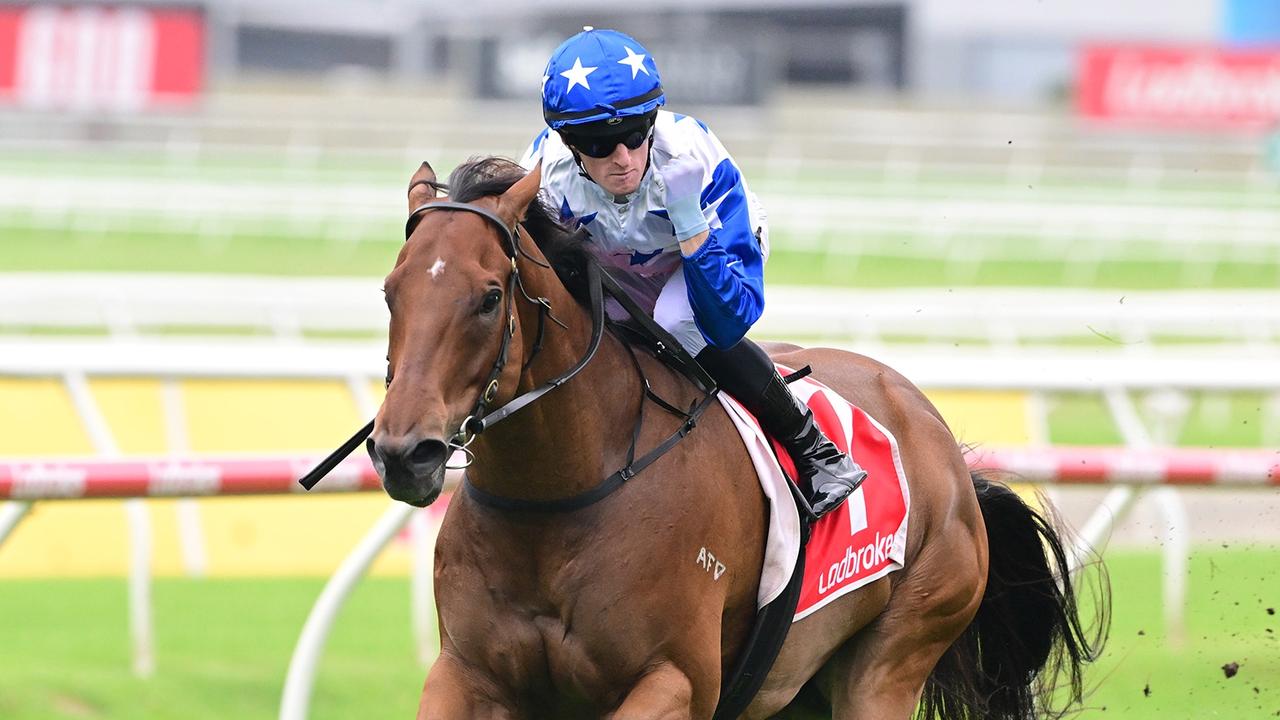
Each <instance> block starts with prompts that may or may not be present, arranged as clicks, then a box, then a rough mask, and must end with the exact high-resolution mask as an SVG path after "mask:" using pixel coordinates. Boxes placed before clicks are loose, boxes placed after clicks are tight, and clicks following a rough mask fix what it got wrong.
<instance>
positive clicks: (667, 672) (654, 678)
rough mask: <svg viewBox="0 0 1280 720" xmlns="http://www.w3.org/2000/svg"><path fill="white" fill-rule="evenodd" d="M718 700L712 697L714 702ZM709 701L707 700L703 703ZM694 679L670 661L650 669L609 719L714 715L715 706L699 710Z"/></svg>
mask: <svg viewBox="0 0 1280 720" xmlns="http://www.w3.org/2000/svg"><path fill="white" fill-rule="evenodd" d="M714 702H715V700H714V699H712V703H713V704H714ZM701 704H705V703H701ZM694 705H695V698H694V690H693V682H692V681H691V680H690V679H689V676H688V675H686V674H685V673H684V672H683V671H682V670H680V668H678V667H676V666H675V665H673V664H671V663H670V662H666V663H663V664H661V665H659V666H657V667H655V668H654V669H653V670H651V671H649V673H648V674H646V675H645V676H644V677H642V678H641V679H640V682H638V683H636V686H635V687H633V688H632V689H631V692H629V693H627V698H626V699H625V700H623V701H622V705H620V706H619V707H618V709H617V710H615V711H614V712H612V713H610V714H609V715H606V716H605V720H689V719H690V718H703V717H711V710H712V709H714V708H710V709H707V708H699V709H698V711H695V707H694Z"/></svg>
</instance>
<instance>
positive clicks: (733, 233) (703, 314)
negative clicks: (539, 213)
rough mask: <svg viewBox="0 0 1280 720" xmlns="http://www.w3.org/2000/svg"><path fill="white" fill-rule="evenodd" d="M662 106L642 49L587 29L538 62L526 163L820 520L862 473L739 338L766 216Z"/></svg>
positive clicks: (751, 313)
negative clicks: (798, 484) (796, 483)
mask: <svg viewBox="0 0 1280 720" xmlns="http://www.w3.org/2000/svg"><path fill="white" fill-rule="evenodd" d="M665 101H666V98H665V96H664V95H663V90H662V82H661V80H660V79H659V77H658V68H657V65H656V64H655V62H654V60H653V58H652V57H651V56H650V55H649V53H648V51H647V50H645V49H644V47H643V46H642V45H641V44H640V43H638V42H636V41H635V40H634V39H632V38H631V37H628V36H627V35H624V34H622V33H620V32H617V31H615V30H595V29H593V28H590V27H588V28H585V29H584V31H583V32H581V33H578V34H577V35H574V36H573V37H571V38H569V39H568V40H566V41H565V42H564V43H563V44H562V45H560V47H559V48H557V49H556V51H555V53H554V54H552V56H551V60H550V62H548V63H547V69H546V71H545V72H544V73H543V77H542V115H543V118H544V119H545V120H546V122H547V125H548V127H547V128H544V129H543V130H542V132H541V133H540V134H539V135H538V136H537V137H536V138H534V140H533V143H532V144H531V145H530V147H529V149H528V150H527V151H526V152H525V154H524V157H523V159H522V160H521V164H522V165H523V166H524V167H526V168H527V169H530V170H531V169H533V167H534V166H536V165H537V164H538V163H539V162H541V163H542V191H543V196H544V198H546V199H549V200H550V201H551V203H552V204H553V207H557V208H559V211H560V218H561V220H562V221H564V222H565V223H567V224H570V225H571V226H577V227H584V228H586V229H587V231H588V232H589V234H590V240H589V241H588V243H587V248H588V249H589V250H590V251H591V252H592V254H593V255H594V256H595V257H596V258H597V259H598V260H599V261H600V262H601V264H602V265H603V266H604V267H606V268H607V269H609V270H610V274H612V275H613V276H614V277H615V278H616V279H617V280H618V283H619V284H620V285H622V286H623V287H624V288H625V289H626V290H627V292H628V293H629V294H630V295H631V297H632V298H633V299H634V300H635V301H636V302H637V303H638V304H639V305H640V306H641V307H645V308H651V309H652V313H653V318H654V320H655V321H657V323H658V324H659V325H661V326H662V327H663V328H665V329H666V330H667V331H668V332H670V333H671V334H672V335H673V336H674V337H675V338H676V339H677V340H678V341H679V342H680V344H681V345H683V346H684V348H685V349H686V350H688V351H689V354H690V355H693V356H694V357H695V358H696V359H697V361H698V363H699V364H701V365H702V366H703V367H704V368H705V369H706V370H707V372H708V373H709V374H710V375H711V376H712V377H713V378H715V380H716V382H717V383H718V384H719V385H720V386H721V387H722V388H724V389H725V390H726V391H728V392H729V394H730V395H732V396H733V397H734V398H736V399H737V400H738V401H739V402H741V403H742V405H743V406H744V407H746V409H747V410H748V411H750V412H751V413H752V414H753V415H755V416H756V418H757V419H758V420H759V421H760V423H761V425H763V426H764V428H765V430H767V431H768V432H769V434H770V435H772V436H773V437H774V438H776V439H777V440H778V441H779V442H781V443H782V445H783V446H784V447H785V448H786V449H787V451H788V452H789V453H790V455H791V457H792V460H793V461H794V462H795V464H796V468H797V470H798V472H799V474H800V476H801V478H802V479H804V480H807V481H808V482H809V487H810V488H812V489H813V490H812V497H811V498H810V502H811V505H812V507H813V510H814V513H815V514H816V515H822V514H823V513H826V512H828V511H830V510H831V509H833V508H835V507H836V506H838V505H839V504H840V503H841V502H842V501H844V499H845V498H846V497H848V496H849V494H850V493H851V492H853V490H855V489H856V488H857V487H858V485H859V483H861V482H862V480H863V478H865V477H866V472H865V471H864V470H863V469H862V468H861V467H859V466H858V465H857V463H855V462H854V461H853V459H852V458H850V457H849V456H847V455H845V454H844V453H842V452H840V450H839V449H837V448H836V446H835V445H834V444H833V443H832V442H831V441H830V440H829V439H827V437H826V436H825V435H824V434H823V432H822V430H821V429H820V428H819V427H818V425H817V423H815V422H814V419H813V413H812V412H811V411H810V410H809V408H808V407H807V406H806V405H805V404H804V403H802V402H800V401H799V400H798V399H796V398H795V396H794V395H792V394H791V391H790V390H789V389H788V388H787V384H786V383H785V382H783V380H782V378H781V376H779V375H778V372H777V370H776V369H775V368H774V365H773V362H772V361H771V360H770V359H769V356H768V355H767V354H765V352H764V350H762V349H761V348H760V346H758V345H756V344H755V343H754V342H752V341H751V340H749V339H747V338H746V337H745V335H746V333H747V330H748V329H749V328H750V327H751V325H752V324H753V323H755V321H756V320H758V319H759V317H760V313H761V311H762V310H763V309H764V261H765V258H766V257H767V256H768V253H769V236H768V228H767V226H766V224H765V214H764V209H763V208H762V207H761V206H760V202H759V201H758V200H757V199H756V196H755V195H754V194H753V193H752V192H751V191H750V190H748V189H747V183H746V180H745V179H743V177H742V174H741V173H740V172H739V170H738V166H737V164H736V163H734V161H733V158H731V157H729V153H728V152H727V151H726V150H725V149H724V146H723V145H721V144H720V141H719V140H718V139H717V138H716V136H715V135H714V134H713V133H712V132H711V130H710V129H709V128H708V127H707V126H706V124H704V123H703V122H701V121H700V120H697V119H695V118H692V117H689V116H687V115H679V114H676V113H671V112H668V111H665V110H659V109H658V108H659V107H661V106H662V105H663V104H664V103H665ZM553 130H554V131H555V132H551V131H553Z"/></svg>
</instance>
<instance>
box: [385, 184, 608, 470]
mask: <svg viewBox="0 0 1280 720" xmlns="http://www.w3.org/2000/svg"><path fill="white" fill-rule="evenodd" d="M431 210H457V211H462V212H469V213H473V214H475V215H479V216H480V217H482V218H484V219H485V220H488V221H489V223H490V224H492V225H493V226H494V227H495V228H497V229H498V233H499V234H500V235H501V236H502V237H503V239H504V240H505V247H504V249H505V250H506V253H507V257H508V258H509V259H510V260H511V273H510V274H509V275H508V276H507V290H506V293H505V295H506V297H505V304H506V310H507V312H506V314H507V322H506V323H505V324H504V325H503V328H502V341H501V344H500V345H499V347H498V355H497V357H496V358H494V361H493V368H492V369H491V370H490V371H489V377H488V378H487V379H486V380H485V382H484V384H483V385H482V387H483V388H484V389H483V390H481V391H480V396H479V397H478V398H477V399H476V403H475V405H474V406H473V407H472V409H471V412H470V413H468V414H467V418H466V419H465V420H463V421H462V424H461V425H460V426H459V427H458V431H457V432H456V433H454V435H453V437H452V438H451V440H450V442H449V446H450V447H452V448H454V449H457V450H462V451H463V452H464V453H465V454H466V455H467V456H468V460H467V463H466V465H469V464H470V451H469V450H467V446H468V445H470V444H471V442H472V440H474V439H475V437H476V436H477V435H479V434H481V433H483V432H484V431H485V430H486V429H488V428H490V427H492V426H494V425H496V424H497V423H499V422H501V421H503V420H505V419H506V418H508V417H510V416H511V415H512V414H514V413H515V412H516V411H518V410H520V409H521V408H523V407H525V406H526V405H528V404H530V403H532V402H533V401H535V400H537V399H538V398H540V397H542V396H543V395H545V394H547V393H548V392H550V391H551V390H553V389H555V388H557V387H559V386H561V385H563V384H564V383H566V382H568V381H569V380H570V379H571V378H573V376H575V375H577V374H578V373H579V372H581V370H582V368H584V367H586V366H587V363H589V362H591V359H592V358H593V357H595V354H596V351H597V350H599V349H600V340H601V338H602V337H603V336H604V298H603V296H602V295H601V294H600V292H599V287H600V284H599V283H598V282H596V283H590V287H591V288H592V295H591V342H590V343H589V344H588V346H587V351H586V353H584V354H583V356H582V357H581V358H580V359H579V360H578V362H577V363H575V364H574V365H573V367H571V368H569V369H568V370H567V371H565V372H564V373H562V374H560V375H558V376H556V377H555V378H552V379H551V380H548V381H547V382H546V383H543V384H542V385H540V386H539V387H537V388H535V389H533V390H530V391H529V392H526V393H524V394H522V395H520V396H519V397H517V398H514V399H512V400H511V401H510V402H508V403H506V404H505V405H503V406H502V407H500V408H498V409H496V410H494V411H493V412H486V411H487V410H488V407H489V405H490V404H491V403H492V402H493V400H494V398H496V397H497V395H498V382H499V379H500V378H501V377H502V372H503V370H505V369H506V367H507V359H508V357H509V356H510V352H511V340H512V338H513V337H514V336H515V332H516V305H515V301H514V299H513V298H514V297H515V292H516V290H517V289H519V291H520V295H521V296H523V297H524V299H525V300H527V301H528V302H531V303H533V304H534V305H537V306H538V329H537V333H536V335H535V338H534V342H533V349H532V350H531V351H530V353H529V357H527V358H526V359H525V362H524V367H525V368H527V367H529V364H530V363H532V362H533V358H534V357H535V356H537V354H538V351H539V350H541V349H542V339H543V335H544V334H545V331H546V320H547V319H548V318H550V319H551V321H552V322H554V323H556V324H557V325H559V326H560V327H563V328H566V329H567V328H568V326H567V325H565V324H564V323H563V322H561V321H560V320H558V319H556V317H555V316H554V315H552V314H551V302H550V301H548V300H547V299H546V298H545V297H541V296H539V297H533V296H531V295H530V294H529V293H528V291H526V290H525V288H524V281H523V280H522V278H521V277H520V266H519V259H520V257H521V256H523V257H524V258H525V259H527V260H529V261H530V262H533V263H535V264H537V265H540V266H542V267H545V268H547V269H550V268H551V266H550V265H546V264H543V263H542V262H541V261H539V260H538V259H537V258H534V257H533V256H531V255H529V254H528V253H527V252H525V251H524V248H523V247H522V246H521V244H520V231H521V227H520V225H519V223H517V224H516V225H515V226H514V227H509V226H508V225H507V224H506V223H505V222H503V221H502V218H500V217H498V216H497V215H496V214H495V213H493V212H491V211H489V210H487V209H485V208H483V207H480V206H478V205H472V204H470V203H462V202H454V201H452V200H436V201H431V202H426V203H423V204H422V205H419V206H418V207H417V208H415V209H414V211H413V212H411V213H409V218H408V220H406V221H405V227H404V237H405V241H406V242H407V241H408V240H409V237H410V236H411V235H413V231H414V229H415V228H417V226H418V223H419V222H421V220H422V216H423V215H425V214H426V213H427V212H429V211H431ZM588 272H590V268H588ZM466 465H463V466H462V467H466Z"/></svg>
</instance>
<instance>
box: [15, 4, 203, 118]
mask: <svg viewBox="0 0 1280 720" xmlns="http://www.w3.org/2000/svg"><path fill="white" fill-rule="evenodd" d="M203 79H204V18H203V16H202V15H201V13H200V12H199V11H198V10H193V9H190V8H172V9H171V8H164V7H159V6H153V5H148V6H145V7H140V6H127V5H121V6H96V5H94V6H74V5H29V6H21V5H16V6H0V103H5V104H17V105H20V106H23V107H27V108H31V109H36V110H81V111H114V112H130V111H135V110H145V109H148V108H155V107H165V106H173V105H180V104H185V103H188V102H190V101H191V100H193V99H194V98H195V97H196V96H197V95H198V94H199V92H200V89H201V86H202V84H203Z"/></svg>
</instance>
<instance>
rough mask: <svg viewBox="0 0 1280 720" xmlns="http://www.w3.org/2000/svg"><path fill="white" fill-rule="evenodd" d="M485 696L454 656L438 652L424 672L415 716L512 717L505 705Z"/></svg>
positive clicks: (426, 719) (448, 719)
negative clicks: (425, 675)
mask: <svg viewBox="0 0 1280 720" xmlns="http://www.w3.org/2000/svg"><path fill="white" fill-rule="evenodd" d="M485 696H486V694H485V693H484V692H483V691H482V690H481V688H478V687H476V684H475V682H473V681H472V678H471V675H469V674H468V673H466V672H465V671H464V669H463V668H462V666H461V665H460V663H459V662H458V660H457V659H456V658H454V657H453V656H451V655H449V654H447V653H441V654H440V656H439V657H438V658H436V661H435V663H433V664H432V665H431V670H430V671H429V672H428V673H427V681H426V683H425V684H424V685H423V687H422V699H421V700H420V701H419V703H418V718H417V720H459V719H460V718H483V720H509V719H510V718H513V717H514V716H513V715H512V714H511V713H510V712H509V711H508V710H507V709H506V708H504V707H502V706H500V705H499V704H497V703H495V702H492V701H489V700H486V699H485Z"/></svg>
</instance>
